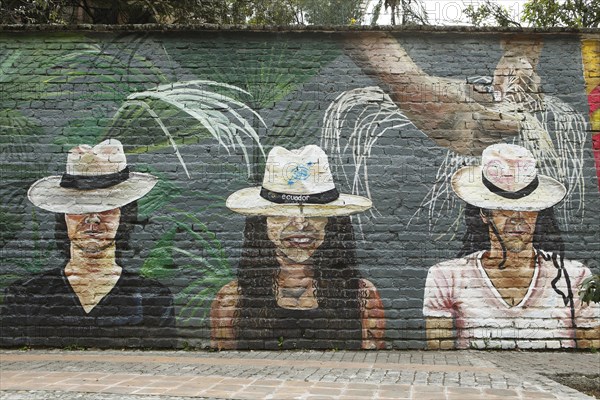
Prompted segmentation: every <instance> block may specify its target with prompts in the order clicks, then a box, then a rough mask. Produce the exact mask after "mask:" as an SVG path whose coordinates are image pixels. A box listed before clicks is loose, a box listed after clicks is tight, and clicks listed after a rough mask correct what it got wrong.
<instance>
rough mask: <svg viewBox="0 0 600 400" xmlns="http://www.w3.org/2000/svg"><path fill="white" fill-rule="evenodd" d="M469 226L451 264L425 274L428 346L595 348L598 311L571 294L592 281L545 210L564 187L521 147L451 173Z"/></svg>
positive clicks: (498, 149) (493, 151)
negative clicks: (541, 170)
mask: <svg viewBox="0 0 600 400" xmlns="http://www.w3.org/2000/svg"><path fill="white" fill-rule="evenodd" d="M452 188H453V190H454V193H455V194H456V195H457V196H458V197H459V198H460V199H462V200H463V201H464V202H465V203H466V208H465V221H466V226H467V230H466V232H465V235H464V238H463V248H462V250H461V251H460V252H459V254H458V256H459V257H460V258H456V259H454V260H449V261H444V262H441V263H439V264H436V265H434V266H433V267H431V268H430V269H429V272H428V275H427V281H426V285H425V294H424V306H423V314H424V316H425V318H426V326H427V339H428V347H429V348H459V349H466V348H502V349H505V348H521V349H523V348H528V349H535V348H542V349H545V348H572V347H590V345H591V346H595V347H597V346H598V345H599V344H600V321H599V320H598V316H599V315H600V307H599V306H598V304H591V305H586V304H584V303H582V302H581V300H580V299H579V298H578V296H577V294H576V293H575V292H576V290H577V287H578V286H579V285H580V284H581V282H582V281H583V280H584V279H586V278H587V277H588V276H590V275H591V271H590V270H589V268H587V267H586V266H584V265H583V264H582V263H580V262H578V261H573V260H569V259H567V258H566V257H565V254H564V242H563V239H562V236H561V232H560V229H559V227H558V223H557V221H556V218H555V216H554V210H553V206H555V205H556V204H557V203H559V202H560V201H561V200H562V199H563V198H564V197H565V195H566V193H567V190H566V188H565V186H564V185H563V184H561V183H560V182H558V181H557V180H555V179H553V178H551V177H549V176H545V175H541V174H538V172H537V167H536V159H535V158H534V157H533V155H532V154H531V152H530V151H529V150H527V149H525V148H524V147H521V146H517V145H512V144H495V145H492V146H489V147H487V148H486V149H485V150H484V152H483V155H482V161H481V165H480V166H467V167H463V168H461V169H460V170H458V171H457V172H456V173H455V174H454V176H453V177H452Z"/></svg>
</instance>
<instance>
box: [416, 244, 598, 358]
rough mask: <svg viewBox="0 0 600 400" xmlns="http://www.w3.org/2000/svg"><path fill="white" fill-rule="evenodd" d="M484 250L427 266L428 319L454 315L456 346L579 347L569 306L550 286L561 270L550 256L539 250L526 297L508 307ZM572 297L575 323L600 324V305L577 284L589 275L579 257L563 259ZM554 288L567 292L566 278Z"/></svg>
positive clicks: (426, 297)
mask: <svg viewBox="0 0 600 400" xmlns="http://www.w3.org/2000/svg"><path fill="white" fill-rule="evenodd" d="M483 254H484V251H481V252H477V253H473V254H471V255H469V256H466V257H463V258H457V259H454V260H449V261H444V262H441V263H439V264H436V265H434V266H433V267H431V268H430V269H429V273H428V274H427V282H426V284H425V296H424V297H425V301H424V304H423V314H424V315H425V317H445V318H454V323H455V329H456V338H457V339H456V348H458V349H467V348H503V349H506V348H522V349H529V348H565V347H575V341H574V338H575V330H574V329H573V326H572V321H571V307H570V306H569V305H565V302H564V300H563V297H562V296H561V295H560V294H558V293H557V292H556V291H555V290H554V288H553V287H552V280H553V279H555V278H556V276H557V271H558V270H557V268H556V267H555V266H554V263H553V262H552V260H551V259H548V258H549V257H550V256H551V255H552V254H551V253H545V252H542V251H538V253H537V254H538V257H537V263H536V265H535V271H534V273H533V278H532V280H531V284H530V286H529V288H528V290H527V293H526V295H525V297H524V298H523V300H521V302H520V303H519V304H517V305H514V306H510V305H509V304H507V302H506V301H505V300H504V299H503V298H502V296H501V295H500V293H499V292H498V290H497V289H496V288H495V287H494V285H493V284H492V281H491V280H490V279H489V277H488V275H487V273H486V272H485V270H484V268H483V265H482V264H481V257H482V256H483ZM564 267H565V269H566V271H567V274H568V276H569V279H570V283H571V289H572V292H573V300H574V310H575V313H574V316H575V324H576V326H578V327H582V328H591V327H594V326H598V325H600V305H599V304H594V303H590V305H589V306H587V305H586V304H582V303H581V302H580V301H579V296H578V294H577V288H578V286H579V284H580V283H581V281H583V280H584V279H585V278H587V277H588V276H590V275H591V272H590V270H589V269H588V268H587V267H585V266H584V265H583V264H581V263H580V262H578V261H570V260H564ZM556 288H557V289H558V290H560V291H562V293H564V294H565V295H568V285H567V282H566V279H565V277H564V274H563V276H561V277H560V279H559V280H558V281H557V282H556Z"/></svg>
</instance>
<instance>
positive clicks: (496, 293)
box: [475, 250, 540, 308]
mask: <svg viewBox="0 0 600 400" xmlns="http://www.w3.org/2000/svg"><path fill="white" fill-rule="evenodd" d="M485 252H486V250H482V251H480V252H479V253H478V254H477V258H476V263H475V264H476V265H477V269H478V270H479V273H480V274H481V277H482V278H483V280H484V281H485V284H486V285H487V286H488V288H489V289H490V290H491V291H492V293H493V294H494V297H496V298H497V299H498V301H500V302H501V303H502V304H504V306H505V307H507V308H520V307H523V305H524V304H525V303H527V300H529V297H531V294H532V292H533V288H534V287H535V283H536V282H537V279H538V275H539V272H540V267H539V266H540V263H539V260H538V253H537V251H536V250H534V252H535V255H534V257H535V263H534V267H533V276H532V277H531V282H529V287H528V288H527V292H526V293H525V296H523V298H522V299H521V301H520V302H519V303H517V304H516V305H514V306H511V305H510V304H508V303H507V302H506V300H504V297H502V295H501V294H500V292H499V291H498V289H497V288H496V286H494V284H493V283H492V280H491V279H490V277H489V276H488V274H487V272H485V268H483V264H482V262H481V258H482V257H483V255H484V254H485Z"/></svg>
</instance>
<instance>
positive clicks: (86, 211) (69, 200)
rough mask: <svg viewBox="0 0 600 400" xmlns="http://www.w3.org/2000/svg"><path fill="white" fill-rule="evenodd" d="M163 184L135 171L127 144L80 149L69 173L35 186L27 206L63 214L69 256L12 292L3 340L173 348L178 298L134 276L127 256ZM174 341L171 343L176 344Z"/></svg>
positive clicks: (60, 221) (60, 236)
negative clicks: (140, 219)
mask: <svg viewBox="0 0 600 400" xmlns="http://www.w3.org/2000/svg"><path fill="white" fill-rule="evenodd" d="M157 180H158V178H157V177H155V176H153V175H150V174H144V173H139V172H133V171H130V167H129V166H128V165H127V160H126V157H125V154H124V152H123V147H122V145H121V143H120V142H119V141H117V140H115V139H109V140H106V141H104V142H102V143H100V144H98V145H96V146H94V147H91V146H88V145H81V146H77V147H75V148H73V149H71V150H70V152H69V154H68V157H67V165H66V172H65V173H63V174H62V175H59V176H50V177H46V178H43V179H40V180H38V181H36V182H35V183H34V184H33V185H32V186H31V187H30V188H29V191H28V198H29V200H30V201H31V203H33V205H35V206H36V207H39V208H42V209H44V210H46V211H50V212H53V213H56V215H57V217H56V238H57V240H60V241H61V242H63V243H60V244H59V246H61V247H63V248H64V251H65V252H66V253H67V254H68V257H67V258H68V261H67V263H66V265H59V266H56V267H55V268H52V269H50V270H49V271H47V272H44V273H42V274H39V275H36V276H34V277H32V278H30V279H27V280H25V281H24V282H16V283H13V284H12V285H11V286H9V287H8V289H7V293H6V296H5V298H4V309H3V319H2V331H3V332H2V336H3V337H13V338H15V343H14V344H46V343H47V342H45V341H38V340H36V339H39V338H49V337H52V338H55V340H56V341H57V342H56V344H60V343H61V342H62V341H63V340H65V339H66V340H67V343H70V341H71V340H74V341H76V342H77V343H78V344H80V345H93V344H94V343H96V342H97V341H98V336H100V335H99V334H100V332H101V336H102V337H104V338H106V339H109V340H112V343H113V344H114V345H117V344H118V343H125V344H126V345H138V346H144V345H146V346H147V345H154V346H167V347H172V343H169V341H170V340H172V338H173V336H174V332H173V329H174V328H175V315H174V308H173V296H172V294H171V292H170V290H169V289H168V288H166V287H165V286H163V285H162V284H160V283H159V282H157V281H154V280H151V279H145V278H143V277H140V276H139V275H138V274H134V273H132V272H130V271H128V270H127V267H126V265H127V264H126V263H127V260H124V259H122V258H121V251H122V250H123V249H124V248H127V245H128V243H127V242H128V241H129V235H130V232H131V230H132V226H131V225H132V224H134V223H135V222H136V219H137V203H136V201H137V200H138V199H140V198H141V197H143V196H144V195H146V194H147V193H148V192H150V191H151V190H152V188H153V187H154V186H155V185H156V182H157ZM169 338H171V339H169Z"/></svg>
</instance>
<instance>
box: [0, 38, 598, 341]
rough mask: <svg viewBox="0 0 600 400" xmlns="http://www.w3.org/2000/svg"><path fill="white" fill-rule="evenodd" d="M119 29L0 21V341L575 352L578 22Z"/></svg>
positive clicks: (587, 336) (579, 322)
mask: <svg viewBox="0 0 600 400" xmlns="http://www.w3.org/2000/svg"><path fill="white" fill-rule="evenodd" d="M131 29H132V30H130V31H127V30H118V31H116V30H115V31H102V30H101V29H100V28H92V29H82V30H75V31H56V30H52V29H49V30H42V31H40V32H36V31H32V30H27V29H24V30H15V29H13V30H11V29H10V28H5V29H3V30H2V31H1V32H0V49H1V51H0V132H1V136H0V138H1V143H2V151H1V152H0V159H1V160H2V183H1V184H0V191H1V192H2V197H1V198H2V200H1V203H0V207H1V208H0V224H1V229H0V234H1V236H0V239H1V241H0V244H1V246H2V265H1V268H0V277H1V279H0V285H1V286H2V297H1V301H2V304H3V305H2V344H3V345H5V346H33V345H43V346H55V347H65V346H82V347H88V346H89V347H121V346H132V347H180V348H188V347H194V348H205V347H213V348H218V349H230V348H240V349H245V348H253V349H263V348H267V349H293V348H331V349H335V348H340V349H341V348H363V349H376V348H379V349H381V348H387V349H391V348H397V349H407V348H410V349H414V348H417V349H421V348H427V347H429V348H558V347H574V346H579V347H590V346H594V347H598V346H600V343H599V338H598V332H599V330H598V325H599V319H598V312H599V311H598V310H599V309H598V307H597V305H594V304H591V305H589V306H585V305H582V304H581V303H580V301H579V300H578V299H579V297H578V295H577V290H578V285H579V284H580V283H581V281H582V280H583V279H585V278H586V277H587V276H588V275H589V274H590V273H591V272H594V273H598V272H600V271H599V270H598V268H599V267H598V258H599V255H600V244H599V243H600V237H599V235H600V233H599V230H598V228H597V226H598V222H599V221H598V211H600V202H599V198H598V178H597V173H598V171H599V170H598V167H597V165H596V164H595V160H594V151H596V152H597V149H596V150H594V149H595V147H593V140H592V139H593V137H595V136H594V135H595V134H596V133H597V132H596V131H595V130H593V127H592V125H591V124H590V123H589V122H590V120H594V116H596V114H597V112H596V109H595V108H594V104H595V100H594V95H595V94H596V92H597V90H595V89H597V86H598V76H597V75H598V74H597V69H598V68H597V59H598V58H597V55H598V43H599V41H600V36H598V34H597V33H594V32H588V33H586V34H585V35H582V34H580V33H577V32H560V31H555V32H546V33H537V32H533V31H520V32H516V31H514V32H511V31H503V32H481V31H480V32H477V31H463V30H460V29H456V30H452V29H448V30H445V31H443V30H438V29H432V30H431V31H410V30H399V31H389V32H377V31H344V30H333V31H331V32H326V31H317V30H315V31H279V32H275V31H272V32H269V31H249V30H243V29H241V30H235V29H232V30H210V29H204V30H199V31H192V30H187V29H181V30H172V31H168V30H165V31H160V30H158V29H149V30H146V31H142V30H139V29H133V28H131ZM582 54H583V56H582ZM594 71H595V72H594ZM596 136H597V135H596ZM502 143H508V144H514V145H518V146H521V147H522V148H517V147H511V146H504V145H501V144H502ZM83 144H87V145H89V146H91V147H81V146H80V145H83ZM120 144H122V147H123V151H124V155H121V153H120V152H121V149H120ZM499 144H500V145H499ZM76 146H80V147H78V148H77V149H75V150H73V149H74V148H75V147H76ZM94 146H95V147H94ZM305 146H312V147H305ZM490 146H494V147H490ZM280 147H283V149H282V148H280ZM303 147H304V150H303V152H301V151H296V152H290V151H291V150H295V149H300V148H303ZM596 147H597V146H596ZM486 149H487V150H486ZM482 152H483V154H484V157H483V159H482ZM69 154H70V155H69ZM68 155H69V156H68ZM125 157H126V161H125ZM68 160H69V164H68V167H67V161H68ZM327 160H328V161H327ZM528 162H529V163H528ZM596 162H597V160H596ZM125 164H127V165H128V166H129V168H130V170H131V171H132V172H133V173H130V174H129V176H127V175H125V174H124V173H123V171H122V169H123V167H124V166H125ZM481 164H483V165H484V168H483V177H484V178H485V180H486V183H488V184H490V185H492V186H489V185H488V186H486V185H485V184H484V183H482V180H483V179H482V172H481V170H480V169H478V168H477V166H479V165H481ZM534 164H535V165H537V169H534V168H532V166H533V165H534ZM467 166H470V167H467ZM461 168H470V169H469V170H468V171H467V170H464V169H463V170H461V171H462V172H461V173H466V174H467V175H463V176H466V180H464V181H459V179H458V177H455V178H454V180H453V179H452V176H453V174H455V173H456V172H457V171H458V170H460V169H461ZM465 171H466V172H465ZM536 171H537V172H536ZM65 172H67V173H68V174H69V176H63V173H65ZM139 173H143V174H147V175H139ZM459 174H460V173H459ZM469 174H470V175H469ZM536 174H537V175H536ZM107 175H108V176H107ZM598 175H599V176H600V174H598ZM51 176H54V177H55V178H48V179H45V180H43V181H39V180H41V179H43V178H46V177H51ZM536 176H538V179H537V180H536V179H535V177H536ZM534 180H535V181H536V182H537V186H535V184H533V183H531V182H533V181H534ZM69 182H70V183H69ZM452 182H454V186H453V185H452ZM261 185H262V187H263V188H264V189H265V191H264V192H263V195H264V196H263V197H261V196H260V194H259V190H258V189H254V190H251V189H248V188H251V187H260V186H261ZM333 187H335V188H336V189H337V192H338V193H340V197H339V198H337V199H334V198H335V195H332V192H331V189H332V188H333ZM490 187H491V188H490ZM244 189H246V190H244ZM502 190H503V191H502ZM519 190H521V192H520V193H521V194H520V195H519V194H517V195H516V198H515V192H519ZM523 190H524V192H523ZM455 192H459V193H458V194H459V195H460V197H459V196H457V194H455ZM507 192H508V193H507ZM323 193H325V194H323ZM232 195H233V196H232ZM269 195H271V197H269ZM282 195H283V196H282ZM352 195H353V196H357V197H351V196H352ZM230 196H232V197H230ZM273 196H274V197H273ZM277 196H279V197H277ZM286 196H288V197H287V198H286ZM289 196H306V197H305V198H303V204H301V205H298V204H297V200H298V198H294V197H292V198H289ZM331 196H334V197H331ZM511 196H512V197H511ZM275 197H276V198H277V199H275ZM228 198H229V200H228ZM309 198H310V199H309ZM294 199H296V200H294ZM271 200H276V201H278V202H274V201H271ZM467 203H468V204H470V205H472V206H475V207H478V208H481V209H482V211H481V212H480V211H479V210H478V209H475V208H474V207H471V206H467ZM111 210H112V211H111ZM115 210H117V211H115ZM551 211H553V212H551ZM65 214H66V215H67V216H66V217H65ZM552 215H553V216H552ZM465 216H466V217H467V218H466V219H465ZM65 221H66V224H65ZM65 225H66V226H65ZM494 229H495V230H496V231H497V234H496V233H494ZM464 238H465V240H463V239H464ZM459 254H460V256H459ZM575 327H576V328H575ZM576 339H577V340H576Z"/></svg>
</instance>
